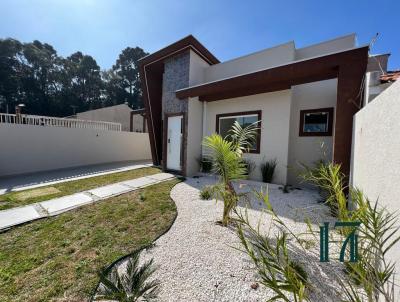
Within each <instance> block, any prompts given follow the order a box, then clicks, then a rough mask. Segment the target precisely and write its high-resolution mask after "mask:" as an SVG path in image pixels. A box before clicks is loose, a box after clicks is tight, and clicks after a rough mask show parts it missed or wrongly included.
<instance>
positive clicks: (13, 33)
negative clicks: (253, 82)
mask: <svg viewBox="0 0 400 302" xmlns="http://www.w3.org/2000/svg"><path fill="white" fill-rule="evenodd" d="M399 12H400V1H399V0H392V1H388V0H380V1H369V0H347V1H341V0H330V1H328V0H326V1H325V0H319V1H306V0H302V1H299V0H297V1H295V0H293V1H288V0H274V1H267V0H264V1H262V0H261V1H255V0H254V1H253V0H240V1H235V0H226V1H225V0H208V1H207V0H201V1H200V0H199V1H194V0H163V1H159V0H154V1H153V0H143V1H141V0H0V16H1V18H0V38H8V37H11V38H15V39H18V40H20V41H23V42H31V41H33V40H39V41H41V42H46V43H49V44H51V45H52V46H53V47H54V48H55V49H56V50H57V52H58V53H59V54H60V55H62V56H65V57H66V56H68V55H70V54H72V53H73V52H75V51H78V50H80V51H82V52H83V53H85V54H89V55H91V56H93V57H94V58H95V59H96V61H97V63H98V64H99V65H100V67H101V68H102V69H108V68H110V67H111V66H112V65H113V64H114V63H115V60H116V58H117V57H118V54H119V53H120V52H121V50H122V49H124V48H125V47H128V46H130V47H135V46H139V47H141V48H143V49H144V50H145V51H147V52H149V53H151V52H154V51H157V50H158V49H160V48H163V47H165V46H167V45H168V44H171V43H173V42H175V41H177V40H179V39H181V38H183V37H185V36H187V35H189V34H192V35H194V36H195V37H196V38H197V39H198V40H199V41H200V42H201V43H202V44H203V45H204V46H206V47H207V48H208V49H209V50H210V51H211V52H212V53H213V54H214V55H215V56H216V57H217V58H218V59H219V60H220V61H222V62H223V61H226V60H229V59H233V58H235V57H238V56H242V55H246V54H249V53H252V52H255V51H259V50H261V49H265V48H268V47H271V46H275V45H277V44H281V43H285V42H288V41H294V42H295V44H296V47H298V48H299V47H303V46H307V45H311V44H314V43H318V42H322V41H324V40H328V39H332V38H335V37H338V36H343V35H346V34H349V33H356V34H357V40H358V44H359V45H364V44H369V43H370V41H371V40H372V39H373V38H374V36H375V35H376V33H379V36H378V39H377V40H376V42H375V43H374V45H373V47H372V49H371V52H372V53H391V57H390V59H389V69H392V70H393V69H400V25H399V24H400V23H399Z"/></svg>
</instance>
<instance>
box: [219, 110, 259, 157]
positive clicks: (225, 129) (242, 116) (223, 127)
mask: <svg viewBox="0 0 400 302" xmlns="http://www.w3.org/2000/svg"><path fill="white" fill-rule="evenodd" d="M235 121H237V122H238V123H239V125H240V126H242V127H243V128H244V127H247V126H249V125H251V124H253V123H255V122H257V121H261V110H257V111H246V112H236V113H226V114H217V116H216V132H217V133H218V134H220V135H221V136H222V137H224V138H225V137H227V136H228V135H229V134H230V133H229V130H231V129H232V126H233V124H234V123H235ZM258 126H259V129H258V134H257V138H256V141H255V142H254V144H253V146H252V147H250V149H249V152H250V153H260V138H261V123H259V125H258Z"/></svg>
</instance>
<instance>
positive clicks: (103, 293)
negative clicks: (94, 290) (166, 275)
mask: <svg viewBox="0 0 400 302" xmlns="http://www.w3.org/2000/svg"><path fill="white" fill-rule="evenodd" d="M139 255H140V253H139V252H136V253H134V254H133V255H132V257H131V258H130V259H129V260H128V264H127V269H126V273H125V274H123V275H122V276H121V275H120V274H119V273H118V271H117V269H116V268H114V269H113V270H112V271H111V272H102V273H101V274H100V282H101V285H102V286H101V287H100V295H99V296H98V298H100V299H102V300H103V299H111V300H117V301H121V302H136V301H150V300H152V299H154V298H156V296H157V290H158V285H159V282H158V281H157V280H153V281H150V282H147V280H148V278H149V277H150V276H151V275H152V274H153V273H154V271H155V269H154V268H153V259H151V260H150V261H147V262H145V263H144V264H143V265H142V266H141V267H139Z"/></svg>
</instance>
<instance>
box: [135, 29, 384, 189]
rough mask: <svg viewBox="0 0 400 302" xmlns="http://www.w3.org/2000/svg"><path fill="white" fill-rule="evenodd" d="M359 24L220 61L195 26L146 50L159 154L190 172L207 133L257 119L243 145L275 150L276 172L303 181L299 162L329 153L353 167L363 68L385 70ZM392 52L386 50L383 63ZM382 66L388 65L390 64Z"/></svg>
mask: <svg viewBox="0 0 400 302" xmlns="http://www.w3.org/2000/svg"><path fill="white" fill-rule="evenodd" d="M368 52H369V47H368V45H366V46H357V45H356V36H355V34H350V35H347V36H343V37H339V38H336V39H333V40H329V41H325V42H322V43H318V44H315V45H311V46H308V47H303V48H296V46H295V43H294V42H288V43H285V44H281V45H277V46H275V47H272V48H268V49H265V50H262V51H259V52H256V53H252V54H249V55H246V56H242V57H239V58H236V59H233V60H229V61H226V62H220V61H219V60H218V59H217V58H216V57H215V56H214V55H213V54H212V53H211V52H210V51H209V50H207V49H206V48H205V47H204V46H203V45H202V44H201V43H200V42H199V41H198V40H196V39H195V38H194V37H193V36H188V37H186V38H184V39H182V40H179V41H177V42H175V43H173V44H171V45H169V46H167V47H165V48H163V49H161V50H159V51H157V52H155V53H153V54H150V55H148V56H146V57H144V58H142V59H141V60H140V72H141V74H140V76H141V82H142V87H143V95H144V100H145V108H146V112H147V116H148V129H149V136H150V142H151V151H152V158H153V162H154V164H158V165H162V167H163V169H164V170H171V171H177V172H179V173H182V174H183V175H188V176H191V175H194V174H195V173H196V172H198V171H199V164H198V160H199V158H201V157H202V153H203V150H202V149H203V148H202V139H203V137H205V136H207V135H210V134H212V133H215V132H217V133H220V134H221V135H223V136H225V135H226V134H227V131H228V129H230V127H231V125H232V124H233V122H234V121H238V122H239V123H241V124H242V125H247V124H249V123H252V122H255V121H258V120H259V121H261V129H260V133H259V136H258V140H257V143H256V144H255V145H254V147H253V148H252V149H251V150H250V152H249V153H247V154H245V157H246V158H248V159H249V160H251V161H253V162H254V163H256V165H257V168H256V169H255V170H254V172H253V173H252V174H251V175H250V176H251V178H253V179H261V173H260V169H259V166H260V164H261V163H262V162H263V161H265V160H269V159H276V160H277V163H278V165H277V167H276V170H275V176H274V180H273V182H275V183H279V184H292V185H297V184H298V183H299V180H298V178H297V169H298V168H299V163H300V162H301V163H305V164H312V163H314V162H315V161H317V160H320V159H327V160H333V161H335V162H337V163H340V164H341V165H342V169H343V171H344V173H346V174H347V175H348V174H349V170H350V161H351V144H352V125H353V115H354V114H355V113H356V112H357V111H358V110H359V109H360V108H361V107H362V105H363V101H364V100H363V99H364V95H365V93H366V92H365V91H364V86H365V78H366V72H367V71H368V72H376V71H380V68H381V67H382V65H384V66H386V65H387V64H386V65H385V64H376V60H377V58H373V57H372V56H369V53H368ZM387 57H388V56H381V57H379V60H381V62H382V63H385V62H387ZM385 68H386V67H385Z"/></svg>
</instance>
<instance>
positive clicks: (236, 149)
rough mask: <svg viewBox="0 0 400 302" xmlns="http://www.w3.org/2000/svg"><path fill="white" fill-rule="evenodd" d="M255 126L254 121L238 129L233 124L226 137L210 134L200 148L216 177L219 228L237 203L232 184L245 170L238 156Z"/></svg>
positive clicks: (250, 139)
mask: <svg viewBox="0 0 400 302" xmlns="http://www.w3.org/2000/svg"><path fill="white" fill-rule="evenodd" d="M257 124H258V122H256V123H253V124H251V125H249V126H247V127H245V128H242V127H241V126H240V124H239V123H238V122H235V123H234V124H233V127H232V129H231V130H230V133H229V135H228V136H227V137H225V138H223V137H222V136H221V135H219V134H212V135H210V136H207V137H205V138H204V140H203V146H204V147H206V149H207V151H208V152H209V153H210V154H207V157H209V158H211V160H212V164H213V172H214V173H216V174H218V175H219V177H220V180H219V183H218V184H217V185H215V186H214V187H213V193H214V196H216V198H217V199H220V200H222V201H223V203H224V210H223V215H222V225H223V226H227V225H228V223H229V220H230V213H231V211H232V209H233V208H234V207H235V206H236V204H237V202H238V199H239V198H238V195H237V194H236V192H235V190H234V188H233V185H232V181H233V180H237V179H244V178H246V173H247V170H246V166H245V163H244V162H243V159H242V155H243V152H245V151H246V150H248V149H249V148H250V147H251V146H252V144H253V142H254V141H255V139H256V135H257V130H258V128H257Z"/></svg>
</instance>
